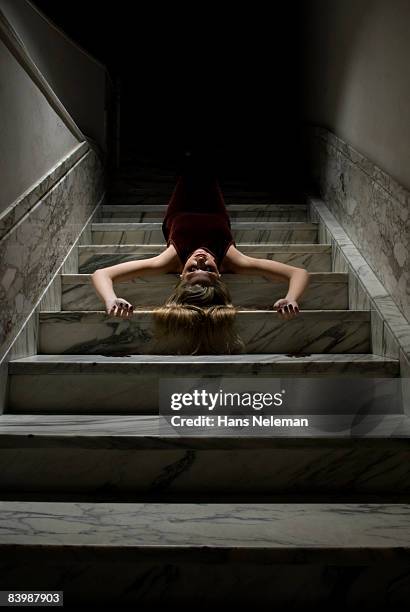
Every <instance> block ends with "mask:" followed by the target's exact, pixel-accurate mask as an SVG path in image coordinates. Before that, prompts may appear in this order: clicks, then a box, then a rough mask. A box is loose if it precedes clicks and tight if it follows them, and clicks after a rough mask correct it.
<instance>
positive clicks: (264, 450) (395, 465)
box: [0, 414, 410, 499]
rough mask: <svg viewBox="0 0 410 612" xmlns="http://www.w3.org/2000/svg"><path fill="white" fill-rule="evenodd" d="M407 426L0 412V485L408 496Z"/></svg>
mask: <svg viewBox="0 0 410 612" xmlns="http://www.w3.org/2000/svg"><path fill="white" fill-rule="evenodd" d="M164 429H165V428H164ZM169 429H171V428H169ZM409 432H410V425H409V417H407V416H404V415H399V414H391V415H366V416H363V417H362V418H361V419H358V418H357V416H354V415H344V417H343V420H342V419H341V418H339V420H338V422H337V426H336V423H335V418H334V415H328V416H327V420H325V419H324V417H322V425H321V427H320V428H319V427H316V428H315V427H311V428H310V430H309V433H308V434H306V432H300V430H298V428H294V431H293V432H291V433H290V432H289V430H286V428H283V429H282V430H279V428H278V429H277V431H276V432H275V433H274V434H267V435H266V436H265V437H251V436H240V435H238V434H237V433H234V434H232V435H230V436H228V435H226V436H216V435H207V436H199V435H196V436H190V437H184V436H181V435H179V434H178V433H176V431H175V430H172V431H167V430H166V429H165V431H162V428H161V427H160V426H159V425H158V417H157V416H149V415H144V416H142V415H121V414H107V415H101V414H95V415H90V414H28V415H24V414H2V415H0V443H1V451H0V466H1V469H0V487H1V491H2V494H3V495H6V494H7V495H12V494H13V493H14V494H18V493H20V494H23V493H24V494H26V495H28V494H30V492H31V493H32V494H33V493H36V494H38V495H42V494H43V495H45V494H48V495H51V494H52V493H54V494H64V493H65V494H71V495H75V494H78V495H84V494H87V495H89V496H90V497H92V496H94V495H100V496H101V498H103V499H104V497H105V499H107V498H110V497H111V498H114V499H115V497H116V496H117V497H122V498H126V497H127V495H128V496H129V497H131V498H132V495H137V494H138V495H143V494H144V495H145V496H147V497H151V499H153V498H155V497H158V498H162V499H165V498H168V499H170V498H171V497H172V496H174V499H176V498H177V497H178V496H181V497H182V496H184V497H185V498H186V499H189V498H191V499H195V496H206V495H208V496H209V497H211V496H217V495H220V496H223V495H226V496H227V497H228V496H229V495H243V496H245V495H251V494H255V495H279V494H291V493H293V494H299V495H303V494H305V495H317V494H320V493H321V494H328V495H329V494H332V493H333V494H338V495H340V494H343V493H345V494H346V493H350V494H352V493H362V494H367V495H371V494H373V495H376V494H379V495H382V494H387V493H392V494H398V493H402V494H403V493H407V495H408V492H409V490H410V467H409V455H410V450H409V443H408V436H409Z"/></svg>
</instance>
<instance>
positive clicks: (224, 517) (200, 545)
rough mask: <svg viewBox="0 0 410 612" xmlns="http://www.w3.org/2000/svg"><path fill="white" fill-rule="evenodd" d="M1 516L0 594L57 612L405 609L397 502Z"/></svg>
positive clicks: (405, 558) (25, 509) (0, 508)
mask: <svg viewBox="0 0 410 612" xmlns="http://www.w3.org/2000/svg"><path fill="white" fill-rule="evenodd" d="M0 517H1V518H0V534H1V535H0V552H1V559H2V560H1V561H0V587H1V588H2V589H3V590H7V591H8V590H10V585H13V589H15V590H24V591H27V590H34V591H38V590H39V589H42V590H48V591H55V590H62V591H63V592H64V606H67V605H68V606H69V607H77V606H78V605H80V606H84V605H87V606H90V605H91V606H93V605H99V606H102V607H103V608H105V606H106V605H110V606H111V605H112V606H114V605H115V606H116V607H119V608H121V607H124V606H127V607H128V606H133V609H145V610H148V609H150V610H152V609H156V610H157V609H158V610H159V609H161V610H162V609H164V608H165V607H169V606H174V605H175V609H178V610H181V611H183V610H188V609H193V608H194V607H195V608H197V609H199V610H205V609H206V610H209V609H210V606H212V607H215V606H218V605H219V604H220V603H221V602H228V601H229V602H230V604H232V605H234V606H235V608H236V607H237V609H238V610H243V609H244V606H245V605H246V606H247V607H249V608H250V609H267V607H266V606H269V609H272V610H273V609H277V608H279V609H283V610H288V609H292V610H296V609H298V610H299V609H300V610H301V609H312V607H311V605H307V604H308V603H309V604H312V606H313V605H314V606H315V608H316V609H323V608H324V607H325V606H326V608H327V609H335V607H334V606H335V604H337V609H339V610H340V609H342V608H341V607H340V604H343V603H345V602H346V603H347V604H348V605H346V607H344V608H343V609H346V610H347V609H355V610H358V609H363V610H364V609H366V610H370V607H369V606H372V607H373V609H380V607H382V608H383V609H395V610H398V609H400V610H404V609H406V607H407V606H406V604H408V597H407V594H408V589H409V578H408V572H407V570H406V566H408V563H409V557H410V550H409V541H410V518H409V517H410V505H407V504H386V503H384V504H371V503H368V504H346V503H339V504H332V503H328V504H255V503H254V504H240V503H237V504H229V503H227V504H212V503H205V504H200V503H191V504H178V503H175V504H160V503H149V504H144V503H124V504H121V503H115V502H107V503H93V502H89V503H82V502H78V503H74V502H71V503H69V502H65V503H56V502H50V503H47V504H45V503H44V502H18V501H7V502H6V501H3V502H0ZM335 568H336V569H335ZM164 602H166V606H165V605H164ZM391 602H394V605H393V607H392V606H391ZM141 606H143V608H142V607H141ZM157 606H158V607H157Z"/></svg>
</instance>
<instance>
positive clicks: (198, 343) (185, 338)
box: [150, 279, 245, 355]
mask: <svg viewBox="0 0 410 612" xmlns="http://www.w3.org/2000/svg"><path fill="white" fill-rule="evenodd" d="M236 312H237V309H236V308H235V306H234V305H233V304H232V300H231V296H230V294H229V290H228V288H227V286H226V285H225V283H223V282H222V281H221V280H219V279H215V282H214V283H213V284H212V285H201V284H200V283H194V284H190V283H188V282H187V281H186V280H185V279H181V280H180V281H178V283H177V285H176V286H175V287H174V290H173V292H172V294H171V295H170V296H169V298H168V299H167V300H166V302H165V303H164V304H163V305H162V306H160V307H158V308H155V309H154V310H153V311H152V316H153V318H154V339H153V345H152V351H150V352H153V353H155V354H177V355H187V354H188V355H200V354H228V355H229V354H237V353H243V352H244V349H245V345H244V343H243V341H242V339H241V338H240V336H239V335H238V333H237V331H236V330H235V319H236Z"/></svg>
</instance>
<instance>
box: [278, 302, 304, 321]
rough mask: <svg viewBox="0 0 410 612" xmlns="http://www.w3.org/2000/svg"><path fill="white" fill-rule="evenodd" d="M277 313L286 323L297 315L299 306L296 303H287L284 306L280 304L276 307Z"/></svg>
mask: <svg viewBox="0 0 410 612" xmlns="http://www.w3.org/2000/svg"><path fill="white" fill-rule="evenodd" d="M277 312H278V314H279V316H280V317H281V318H283V319H285V320H286V321H288V320H289V319H293V318H294V317H295V316H297V315H298V314H299V306H298V305H297V303H296V302H288V303H286V304H281V305H280V306H279V307H278V309H277Z"/></svg>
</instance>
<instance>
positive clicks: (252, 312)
mask: <svg viewBox="0 0 410 612" xmlns="http://www.w3.org/2000/svg"><path fill="white" fill-rule="evenodd" d="M151 313H152V309H150V308H145V307H144V306H141V307H138V306H136V307H135V308H134V316H133V317H130V318H129V319H122V318H121V319H120V317H111V318H114V319H115V320H116V321H119V320H122V321H132V319H133V318H135V315H147V314H151ZM80 315H81V318H83V319H88V320H94V321H100V320H103V321H104V320H106V319H107V318H108V315H107V314H106V312H105V311H104V310H58V311H54V310H50V311H47V310H43V311H41V312H40V313H39V316H40V320H41V319H47V318H50V317H56V318H57V319H59V318H61V319H62V318H64V317H65V318H68V319H70V318H71V319H74V318H75V317H76V316H77V317H78V316H80ZM272 315H274V316H275V317H276V318H277V319H279V314H278V313H277V312H276V310H273V309H272V310H261V309H257V308H244V309H241V310H238V312H237V316H238V317H241V318H243V317H246V318H250V317H255V316H257V317H263V318H266V319H271V317H272ZM370 317H371V311H370V310H368V309H367V310H331V309H329V310H300V311H299V314H298V315H297V319H299V320H300V319H308V320H310V321H311V320H316V319H319V320H329V319H330V320H338V321H347V320H353V321H370ZM294 320H296V319H294ZM281 321H282V319H281Z"/></svg>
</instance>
